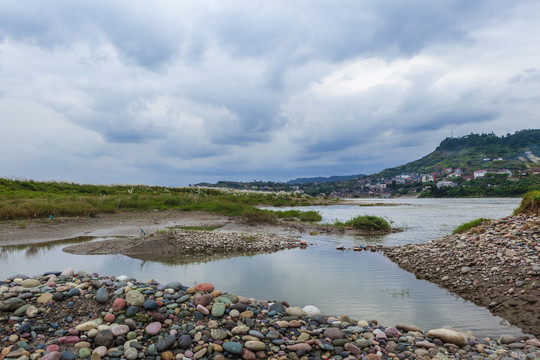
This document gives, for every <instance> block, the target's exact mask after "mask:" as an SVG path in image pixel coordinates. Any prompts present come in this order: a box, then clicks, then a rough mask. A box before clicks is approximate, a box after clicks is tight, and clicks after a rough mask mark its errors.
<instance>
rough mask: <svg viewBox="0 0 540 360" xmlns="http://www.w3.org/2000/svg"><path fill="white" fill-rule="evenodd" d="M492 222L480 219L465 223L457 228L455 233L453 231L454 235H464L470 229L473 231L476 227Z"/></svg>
mask: <svg viewBox="0 0 540 360" xmlns="http://www.w3.org/2000/svg"><path fill="white" fill-rule="evenodd" d="M490 221H491V220H489V219H485V218H478V219H475V220H472V221H469V222H466V223H463V224H461V225H459V226H458V227H457V228H455V229H454V231H452V235H456V234H461V233H464V232H466V231H468V230H470V229H472V228H474V227H477V226H480V225H482V224H485V223H489V222H490Z"/></svg>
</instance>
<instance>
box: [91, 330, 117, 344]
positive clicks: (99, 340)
mask: <svg viewBox="0 0 540 360" xmlns="http://www.w3.org/2000/svg"><path fill="white" fill-rule="evenodd" d="M94 343H95V344H96V346H111V345H112V344H113V343H114V335H113V333H112V332H111V331H110V330H101V331H100V332H98V333H97V335H96V336H95V337H94Z"/></svg>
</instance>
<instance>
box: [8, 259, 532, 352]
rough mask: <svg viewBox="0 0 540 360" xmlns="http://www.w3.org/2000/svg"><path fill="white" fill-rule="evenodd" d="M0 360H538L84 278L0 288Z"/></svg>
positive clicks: (467, 340) (406, 331)
mask: <svg viewBox="0 0 540 360" xmlns="http://www.w3.org/2000/svg"><path fill="white" fill-rule="evenodd" d="M0 300H1V302H0V347H1V352H0V360H1V359H4V358H8V359H24V360H26V359H34V360H35V359H42V360H50V359H56V360H58V359H76V358H81V359H91V360H99V359H131V360H134V359H164V360H172V359H216V360H220V359H283V360H284V359H303V360H308V359H370V360H378V359H439V360H443V359H474V360H477V359H478V360H479V359H486V358H487V359H538V358H539V357H540V341H538V340H537V339H536V338H532V337H522V338H514V337H512V336H501V337H500V338H498V339H490V338H484V339H478V338H476V337H475V336H474V334H472V333H470V332H467V331H461V330H452V329H431V330H429V331H426V330H427V329H419V328H417V327H416V326H414V325H410V324H396V325H395V326H390V327H385V326H381V325H380V324H378V323H377V321H375V320H368V321H365V320H353V319H350V318H349V317H348V316H346V315H341V316H323V315H321V314H320V311H319V310H318V309H317V308H316V307H315V306H312V305H308V306H304V307H303V308H301V307H297V306H290V305H289V304H288V303H287V302H286V301H261V300H259V301H256V300H255V299H248V298H245V297H242V296H238V295H236V294H231V293H223V292H222V291H220V290H217V289H215V287H214V286H213V285H212V284H209V283H201V284H196V285H194V286H191V287H188V286H184V285H183V284H181V283H180V282H171V283H168V284H159V283H157V282H156V281H153V280H149V281H147V282H139V281H137V280H135V279H131V278H128V277H127V276H118V277H113V276H99V275H97V274H87V273H85V272H84V271H79V272H78V273H76V274H75V273H74V272H73V270H72V269H67V270H64V271H63V272H49V273H45V274H43V275H41V276H34V277H26V276H23V275H16V276H13V277H11V278H9V279H7V280H4V281H0Z"/></svg>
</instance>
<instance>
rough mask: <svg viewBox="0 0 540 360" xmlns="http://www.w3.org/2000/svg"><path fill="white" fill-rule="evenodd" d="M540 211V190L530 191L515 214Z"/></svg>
mask: <svg viewBox="0 0 540 360" xmlns="http://www.w3.org/2000/svg"><path fill="white" fill-rule="evenodd" d="M539 212H540V190H533V191H529V192H528V193H526V194H525V195H524V196H523V199H521V203H520V204H519V207H518V208H517V209H516V210H514V215H519V214H524V213H535V214H538V213H539Z"/></svg>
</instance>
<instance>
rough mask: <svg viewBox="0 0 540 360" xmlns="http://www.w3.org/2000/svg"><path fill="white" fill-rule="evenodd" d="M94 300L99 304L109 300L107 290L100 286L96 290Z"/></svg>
mask: <svg viewBox="0 0 540 360" xmlns="http://www.w3.org/2000/svg"><path fill="white" fill-rule="evenodd" d="M96 301H97V302H98V303H100V304H105V303H106V302H107V301H109V293H108V292H107V289H105V288H104V287H100V288H99V289H98V290H97V291H96Z"/></svg>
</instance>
